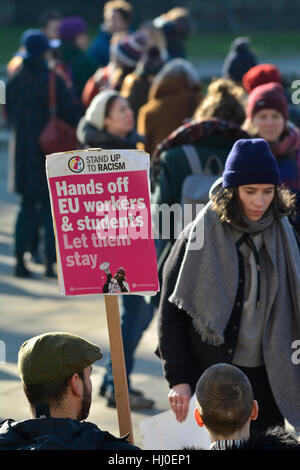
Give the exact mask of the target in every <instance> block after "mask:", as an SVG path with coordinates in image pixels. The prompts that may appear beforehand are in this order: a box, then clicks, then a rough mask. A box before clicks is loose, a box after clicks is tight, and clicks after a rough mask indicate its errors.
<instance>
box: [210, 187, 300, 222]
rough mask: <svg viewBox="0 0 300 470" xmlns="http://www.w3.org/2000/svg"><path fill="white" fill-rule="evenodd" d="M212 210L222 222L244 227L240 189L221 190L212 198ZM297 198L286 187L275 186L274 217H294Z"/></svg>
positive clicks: (272, 205) (272, 204)
mask: <svg viewBox="0 0 300 470" xmlns="http://www.w3.org/2000/svg"><path fill="white" fill-rule="evenodd" d="M211 200H212V206H211V208H212V209H213V210H214V211H215V212H217V214H218V216H219V217H220V220H221V222H227V223H238V224H240V225H243V224H244V223H245V222H244V220H243V218H242V215H243V210H242V204H241V202H240V198H239V197H238V188H222V187H221V188H220V189H219V190H218V191H216V192H215V193H213V194H212V196H211ZM295 206H296V196H295V194H293V193H292V192H291V191H290V190H289V189H288V188H287V187H285V186H284V185H280V186H275V194H274V198H273V200H272V203H271V207H273V211H274V216H275V217H276V218H277V219H280V218H281V217H284V216H289V215H294V214H295V211H296V208H295Z"/></svg>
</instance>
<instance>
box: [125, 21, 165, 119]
mask: <svg viewBox="0 0 300 470" xmlns="http://www.w3.org/2000/svg"><path fill="white" fill-rule="evenodd" d="M138 31H139V32H141V33H144V34H145V35H146V36H147V38H148V40H147V49H146V51H145V52H144V54H143V55H142V57H141V58H140V60H139V61H138V63H137V65H136V67H135V69H134V71H133V72H132V73H129V74H128V75H126V77H125V78H124V80H123V83H122V87H121V90H120V93H121V95H122V96H123V97H124V98H126V99H127V100H128V102H129V104H130V107H131V109H132V110H133V112H134V119H135V122H136V123H137V117H138V113H139V110H140V108H141V107H142V106H143V105H144V104H146V103H147V101H148V95H149V90H150V87H151V84H152V82H153V80H154V77H155V76H156V75H157V73H158V72H159V71H160V69H161V68H162V66H163V65H164V64H165V63H166V62H167V60H168V52H167V47H166V41H165V38H164V34H163V33H162V31H161V30H160V29H158V28H155V26H154V25H153V23H152V22H149V21H148V22H145V23H143V24H142V25H141V26H140V27H139V29H138Z"/></svg>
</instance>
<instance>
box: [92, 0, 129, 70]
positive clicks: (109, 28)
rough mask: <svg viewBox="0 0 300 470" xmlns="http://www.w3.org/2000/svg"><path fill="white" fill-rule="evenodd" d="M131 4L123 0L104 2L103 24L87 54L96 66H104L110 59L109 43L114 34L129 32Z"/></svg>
mask: <svg viewBox="0 0 300 470" xmlns="http://www.w3.org/2000/svg"><path fill="white" fill-rule="evenodd" d="M132 14H133V11H132V5H131V4H130V3H129V2H126V1H123V0H112V1H109V2H106V3H105V4H104V9H103V20H104V22H103V24H102V25H101V27H100V31H99V34H98V36H97V37H96V38H95V39H94V40H93V41H92V43H91V45H90V46H89V49H88V54H89V55H90V57H91V58H92V59H93V61H94V62H95V63H96V64H97V66H98V67H105V66H106V65H107V64H108V62H109V59H110V43H111V39H112V37H113V35H114V34H120V33H121V34H126V35H127V34H129V27H130V23H131V21H132Z"/></svg>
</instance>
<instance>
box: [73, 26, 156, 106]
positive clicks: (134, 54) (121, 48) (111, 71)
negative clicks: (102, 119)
mask: <svg viewBox="0 0 300 470" xmlns="http://www.w3.org/2000/svg"><path fill="white" fill-rule="evenodd" d="M147 41H148V37H147V36H146V35H145V34H144V33H142V32H139V31H137V32H136V33H132V34H129V35H125V36H124V35H123V34H120V35H118V34H115V35H114V37H113V38H112V40H111V47H110V61H109V63H108V65H106V66H105V67H100V68H98V69H97V71H96V72H95V73H94V74H93V75H92V76H91V77H90V78H89V80H88V81H87V83H86V85H85V87H84V89H83V92H82V96H81V100H82V103H83V105H84V107H85V108H87V107H88V106H89V104H90V103H91V101H92V99H93V98H94V97H95V96H96V95H97V93H99V91H100V90H101V89H102V88H110V89H112V90H116V91H120V89H121V87H122V84H123V81H124V79H125V77H126V76H127V75H128V74H130V73H132V72H133V70H134V69H135V67H136V65H137V63H138V61H139V60H140V58H141V57H142V56H143V54H144V53H145V51H146V50H147Z"/></svg>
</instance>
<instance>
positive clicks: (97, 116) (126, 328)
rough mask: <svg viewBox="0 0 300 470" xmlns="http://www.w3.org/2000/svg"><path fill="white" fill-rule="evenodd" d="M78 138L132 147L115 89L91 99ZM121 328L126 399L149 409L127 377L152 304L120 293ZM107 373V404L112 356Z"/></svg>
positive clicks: (129, 118) (130, 126)
mask: <svg viewBox="0 0 300 470" xmlns="http://www.w3.org/2000/svg"><path fill="white" fill-rule="evenodd" d="M77 138H78V140H79V142H80V143H81V144H82V145H83V146H84V147H86V148H89V147H100V148H103V149H135V148H136V146H137V143H138V142H139V141H140V140H141V137H140V136H139V135H138V134H137V133H136V131H135V129H134V117H133V112H132V110H131V109H130V108H129V105H128V102H127V100H125V99H124V98H122V97H121V96H120V94H119V93H118V92H117V91H115V90H102V91H100V92H99V93H98V95H96V96H95V98H93V100H92V102H91V104H90V106H89V107H88V109H87V110H86V113H85V115H84V117H83V118H82V119H81V120H80V122H79V125H78V128H77ZM121 302H122V308H121V328H122V335H123V345H124V356H125V363H126V372H127V382H128V388H129V400H130V406H131V408H132V409H144V408H152V406H153V405H154V401H153V400H151V399H148V398H146V397H144V395H143V393H142V392H141V391H139V390H135V389H134V388H133V387H132V386H131V380H130V378H131V377H130V376H131V373H132V370H133V366H134V353H135V350H136V348H137V346H138V344H139V342H140V340H141V337H142V335H143V333H144V331H145V330H146V329H147V328H148V326H149V324H150V322H151V320H152V318H153V315H154V307H153V306H152V305H150V304H148V303H147V302H146V300H145V298H144V297H143V296H140V295H123V296H121ZM105 366H106V372H105V375H104V378H103V381H102V384H101V388H100V395H101V396H103V397H106V399H107V405H108V406H111V407H115V406H116V400H115V393H114V381H113V373H112V364H111V359H110V357H108V359H107V361H106V364H105Z"/></svg>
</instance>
